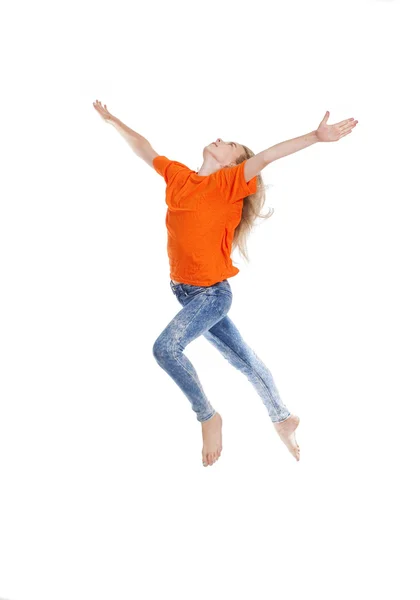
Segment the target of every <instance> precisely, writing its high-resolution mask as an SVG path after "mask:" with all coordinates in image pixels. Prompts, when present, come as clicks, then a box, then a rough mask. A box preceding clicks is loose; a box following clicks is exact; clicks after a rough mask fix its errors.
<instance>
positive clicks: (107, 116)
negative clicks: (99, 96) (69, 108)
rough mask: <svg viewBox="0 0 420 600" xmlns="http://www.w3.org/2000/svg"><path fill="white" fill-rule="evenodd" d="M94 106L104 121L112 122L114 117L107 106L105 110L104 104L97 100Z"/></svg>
mask: <svg viewBox="0 0 420 600" xmlns="http://www.w3.org/2000/svg"><path fill="white" fill-rule="evenodd" d="M93 106H94V107H95V109H96V110H97V111H98V113H99V114H100V115H101V117H102V118H103V120H104V121H111V119H112V118H113V116H112V115H111V113H110V112H109V111H108V109H107V107H106V104H105V105H104V106H105V108H104V107H103V106H102V104H101V103H100V102H99V101H98V100H96V102H93Z"/></svg>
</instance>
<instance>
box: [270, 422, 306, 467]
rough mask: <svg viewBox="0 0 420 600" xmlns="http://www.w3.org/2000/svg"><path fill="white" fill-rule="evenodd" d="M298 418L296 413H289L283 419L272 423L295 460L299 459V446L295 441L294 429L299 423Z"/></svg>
mask: <svg viewBox="0 0 420 600" xmlns="http://www.w3.org/2000/svg"><path fill="white" fill-rule="evenodd" d="M299 422H300V419H299V417H298V416H297V415H290V417H287V419H286V420H285V421H281V422H280V423H273V425H274V427H275V429H276V431H277V433H278V434H279V436H280V438H281V440H282V442H284V443H285V444H286V446H287V447H288V449H289V451H290V452H291V453H292V454H293V456H294V457H295V458H296V460H299V459H300V448H299V446H298V443H297V442H296V437H295V430H296V427H297V426H298V425H299Z"/></svg>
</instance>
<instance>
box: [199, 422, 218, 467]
mask: <svg viewBox="0 0 420 600" xmlns="http://www.w3.org/2000/svg"><path fill="white" fill-rule="evenodd" d="M201 428H202V432H203V466H204V467H207V466H208V465H212V464H213V463H215V462H216V460H217V459H218V458H219V456H220V453H221V452H222V417H221V416H220V415H219V413H218V412H216V413H215V414H214V415H213V416H212V417H211V419H208V421H204V422H203V423H201Z"/></svg>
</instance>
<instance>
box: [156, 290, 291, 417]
mask: <svg viewBox="0 0 420 600" xmlns="http://www.w3.org/2000/svg"><path fill="white" fill-rule="evenodd" d="M170 284H171V288H172V291H173V293H174V294H175V296H176V298H177V300H178V302H179V303H180V304H181V305H182V306H183V308H182V309H181V310H180V311H179V312H178V313H177V314H176V315H175V317H174V318H173V319H172V321H171V322H170V323H169V324H168V325H167V326H166V327H165V329H164V330H163V331H162V333H161V334H160V335H159V337H158V338H157V340H156V341H155V343H154V345H153V355H154V357H155V359H156V360H157V362H158V364H159V365H160V366H161V367H162V369H164V370H165V371H166V372H167V373H168V375H169V376H170V377H172V379H173V380H174V381H175V383H176V384H177V385H178V386H179V387H180V388H181V390H182V391H183V392H184V394H185V395H186V396H187V398H188V400H189V401H190V403H191V406H192V409H193V410H194V412H195V413H196V416H197V420H198V421H200V422H203V421H207V420H208V419H211V417H212V416H213V415H214V414H215V412H216V411H215V409H214V408H213V407H212V405H211V404H210V401H209V399H208V398H207V396H206V394H205V392H204V390H203V388H202V386H201V383H200V380H199V378H198V375H197V372H196V370H195V369H194V367H193V365H192V363H191V361H190V360H189V359H188V358H187V357H186V356H185V354H184V353H183V351H184V349H185V347H186V346H187V345H188V344H189V343H190V342H192V341H193V340H195V339H196V338H198V337H199V336H200V335H203V336H204V337H205V338H206V339H207V340H208V341H209V342H210V343H211V344H212V345H213V346H214V347H215V348H217V350H219V351H220V352H221V354H222V355H223V356H224V357H225V358H226V359H227V360H228V361H229V362H230V363H231V364H232V365H233V366H234V367H236V368H237V369H239V371H241V372H242V373H244V375H246V377H247V378H248V380H249V381H250V382H251V383H252V385H253V386H254V388H255V389H256V391H257V393H258V395H259V396H260V398H261V399H262V401H263V403H264V405H265V407H266V408H267V411H268V414H269V417H270V418H271V420H272V421H273V423H278V422H280V421H284V420H285V419H287V418H288V417H289V416H290V414H291V413H290V412H289V410H288V409H287V408H286V406H285V405H284V404H283V402H282V400H281V398H280V395H279V392H278V390H277V387H276V385H275V383H274V380H273V377H272V375H271V373H270V371H269V370H268V369H267V367H266V366H265V365H264V363H263V362H262V361H261V360H260V359H259V358H258V356H257V355H256V354H255V352H254V351H253V350H252V349H251V348H250V347H249V346H248V345H247V344H246V343H245V342H244V340H243V339H242V337H241V334H240V333H239V331H238V329H237V328H236V327H235V325H234V324H233V322H232V320H231V319H230V318H229V317H228V316H227V313H228V311H229V309H230V307H231V304H232V290H231V287H230V284H229V282H228V280H227V279H224V280H223V281H219V282H218V283H215V284H214V285H211V286H206V287H201V286H195V285H190V284H187V283H179V284H176V285H175V284H174V283H173V282H172V280H170Z"/></svg>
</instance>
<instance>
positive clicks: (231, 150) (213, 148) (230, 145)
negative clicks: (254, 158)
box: [204, 138, 244, 166]
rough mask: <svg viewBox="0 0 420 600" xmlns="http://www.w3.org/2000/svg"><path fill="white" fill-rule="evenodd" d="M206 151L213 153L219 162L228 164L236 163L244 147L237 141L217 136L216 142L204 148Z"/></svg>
mask: <svg viewBox="0 0 420 600" xmlns="http://www.w3.org/2000/svg"><path fill="white" fill-rule="evenodd" d="M206 151H207V152H208V153H209V154H211V155H212V156H213V158H215V159H216V161H217V162H218V163H220V164H221V165H225V166H227V165H231V164H235V163H236V159H237V158H238V157H239V156H240V155H241V154H243V151H244V149H243V148H242V146H241V145H240V144H237V143H236V142H224V141H223V140H222V139H220V138H217V140H216V141H215V142H212V143H211V144H209V145H208V146H206V147H205V148H204V152H206Z"/></svg>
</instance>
